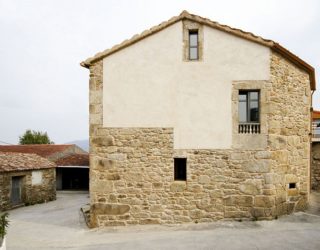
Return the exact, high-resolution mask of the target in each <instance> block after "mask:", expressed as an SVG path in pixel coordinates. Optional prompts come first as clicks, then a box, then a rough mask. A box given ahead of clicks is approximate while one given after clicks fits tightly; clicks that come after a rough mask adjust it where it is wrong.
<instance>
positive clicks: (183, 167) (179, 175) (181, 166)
mask: <svg viewBox="0 0 320 250" xmlns="http://www.w3.org/2000/svg"><path fill="white" fill-rule="evenodd" d="M174 180H175V181H186V180H187V158H182V157H177V158H174Z"/></svg>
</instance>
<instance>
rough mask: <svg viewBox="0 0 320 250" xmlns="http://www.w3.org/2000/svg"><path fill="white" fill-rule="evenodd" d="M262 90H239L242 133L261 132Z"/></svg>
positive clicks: (239, 128)
mask: <svg viewBox="0 0 320 250" xmlns="http://www.w3.org/2000/svg"><path fill="white" fill-rule="evenodd" d="M259 99H260V92H259V90H239V106H238V110H239V127H238V133H240V134H260V104H259Z"/></svg>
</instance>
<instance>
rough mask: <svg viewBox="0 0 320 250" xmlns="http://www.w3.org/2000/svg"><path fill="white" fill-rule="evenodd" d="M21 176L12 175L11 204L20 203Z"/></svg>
mask: <svg viewBox="0 0 320 250" xmlns="http://www.w3.org/2000/svg"><path fill="white" fill-rule="evenodd" d="M22 178H23V177H22V176H13V177H12V179H11V197H10V200H11V204H12V205H13V206H15V205H19V204H21V203H22V198H21V197H22V196H21V193H22Z"/></svg>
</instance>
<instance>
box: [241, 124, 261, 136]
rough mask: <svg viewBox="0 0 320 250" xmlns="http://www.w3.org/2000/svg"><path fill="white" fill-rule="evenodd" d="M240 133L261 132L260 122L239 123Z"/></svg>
mask: <svg viewBox="0 0 320 250" xmlns="http://www.w3.org/2000/svg"><path fill="white" fill-rule="evenodd" d="M238 132H239V134H260V123H239V128H238Z"/></svg>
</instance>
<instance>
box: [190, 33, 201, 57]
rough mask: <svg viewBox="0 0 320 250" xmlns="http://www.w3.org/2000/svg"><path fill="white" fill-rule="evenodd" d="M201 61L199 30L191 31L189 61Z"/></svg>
mask: <svg viewBox="0 0 320 250" xmlns="http://www.w3.org/2000/svg"><path fill="white" fill-rule="evenodd" d="M198 59H199V38H198V30H189V60H198Z"/></svg>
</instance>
